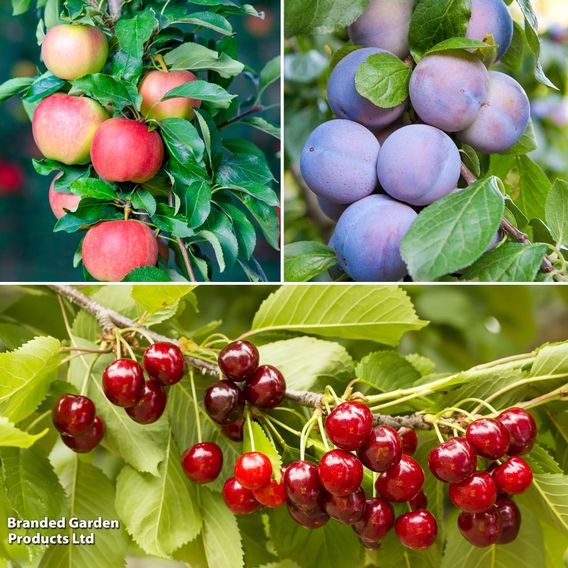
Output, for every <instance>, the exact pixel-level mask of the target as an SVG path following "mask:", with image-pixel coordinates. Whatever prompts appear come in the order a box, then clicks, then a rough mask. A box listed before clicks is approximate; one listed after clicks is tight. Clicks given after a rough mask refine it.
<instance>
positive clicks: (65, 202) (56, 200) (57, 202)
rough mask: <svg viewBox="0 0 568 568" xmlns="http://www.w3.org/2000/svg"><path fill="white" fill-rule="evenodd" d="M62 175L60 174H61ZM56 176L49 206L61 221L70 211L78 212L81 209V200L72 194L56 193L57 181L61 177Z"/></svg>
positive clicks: (49, 194) (50, 191) (50, 192)
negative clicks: (78, 208)
mask: <svg viewBox="0 0 568 568" xmlns="http://www.w3.org/2000/svg"><path fill="white" fill-rule="evenodd" d="M59 175H60V174H59ZM59 175H56V176H55V177H54V178H53V181H52V182H51V185H50V186H49V193H48V198H49V206H50V207H51V210H52V211H53V214H54V215H55V216H56V217H57V218H58V219H61V217H63V215H65V213H67V211H65V209H68V210H69V211H76V210H77V207H79V201H81V198H80V197H79V196H78V195H73V194H72V193H61V192H60V191H55V180H56V179H57V178H58V177H59Z"/></svg>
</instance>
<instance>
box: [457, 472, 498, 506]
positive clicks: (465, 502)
mask: <svg viewBox="0 0 568 568" xmlns="http://www.w3.org/2000/svg"><path fill="white" fill-rule="evenodd" d="M450 499H451V500H452V503H453V504H454V505H455V506H456V507H457V508H458V509H461V510H462V511H465V512H466V513H482V512H483V511H487V510H488V509H490V508H491V507H492V506H493V505H494V504H495V501H496V499H497V486H496V485H495V482H494V481H493V478H492V477H491V474H489V473H487V472H486V471H480V472H477V473H474V474H473V475H470V476H469V477H467V478H466V479H464V480H463V481H462V482H460V483H450Z"/></svg>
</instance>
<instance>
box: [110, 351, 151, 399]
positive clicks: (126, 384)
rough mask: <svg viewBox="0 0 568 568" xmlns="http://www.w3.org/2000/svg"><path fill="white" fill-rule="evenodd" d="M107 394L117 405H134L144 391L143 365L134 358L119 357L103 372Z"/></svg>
mask: <svg viewBox="0 0 568 568" xmlns="http://www.w3.org/2000/svg"><path fill="white" fill-rule="evenodd" d="M103 390H104V393H105V396H106V397H107V398H108V399H109V400H110V401H111V402H112V403H113V404H115V405H116V406H121V407H122V408H128V407H129V406H134V405H135V404H136V402H138V399H139V398H140V397H141V396H142V393H143V392H144V373H143V371H142V367H141V366H140V365H139V364H138V363H137V362H136V361H134V360H133V359H117V360H116V361H113V362H112V363H111V364H110V365H109V366H108V367H107V368H106V369H105V370H104V372H103Z"/></svg>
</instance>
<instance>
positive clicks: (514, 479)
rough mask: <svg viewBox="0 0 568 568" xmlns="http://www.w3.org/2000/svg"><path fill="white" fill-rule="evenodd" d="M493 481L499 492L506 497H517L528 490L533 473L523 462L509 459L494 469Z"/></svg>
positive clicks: (512, 458) (513, 458) (514, 458)
mask: <svg viewBox="0 0 568 568" xmlns="http://www.w3.org/2000/svg"><path fill="white" fill-rule="evenodd" d="M493 479H494V480H495V484H496V485H497V489H498V490H499V491H501V492H503V493H506V494H507V495H518V494H519V493H523V492H524V491H526V490H527V489H528V488H529V486H530V484H531V483H532V480H533V473H532V470H531V467H530V465H529V464H528V463H527V462H526V461H525V460H523V459H521V458H517V457H511V458H509V459H508V460H507V461H506V462H505V463H504V464H501V465H500V466H499V467H497V468H496V469H495V471H494V472H493Z"/></svg>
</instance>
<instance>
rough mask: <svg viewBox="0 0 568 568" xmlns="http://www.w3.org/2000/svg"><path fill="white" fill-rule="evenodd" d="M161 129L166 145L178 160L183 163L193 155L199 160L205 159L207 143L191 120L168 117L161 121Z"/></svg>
mask: <svg viewBox="0 0 568 568" xmlns="http://www.w3.org/2000/svg"><path fill="white" fill-rule="evenodd" d="M160 130H161V133H162V138H163V139H164V142H165V143H166V146H167V147H168V149H169V151H170V153H171V154H172V155H173V156H174V157H175V159H176V160H177V161H178V162H180V163H182V164H183V163H185V162H186V161H187V160H189V159H190V158H191V157H193V158H195V160H197V161H198V162H201V161H202V160H203V153H204V151H205V144H204V142H203V140H202V139H201V137H200V136H199V133H198V132H197V129H196V128H195V126H193V124H191V122H189V121H188V120H183V119H182V118H167V119H165V120H161V121H160Z"/></svg>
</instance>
